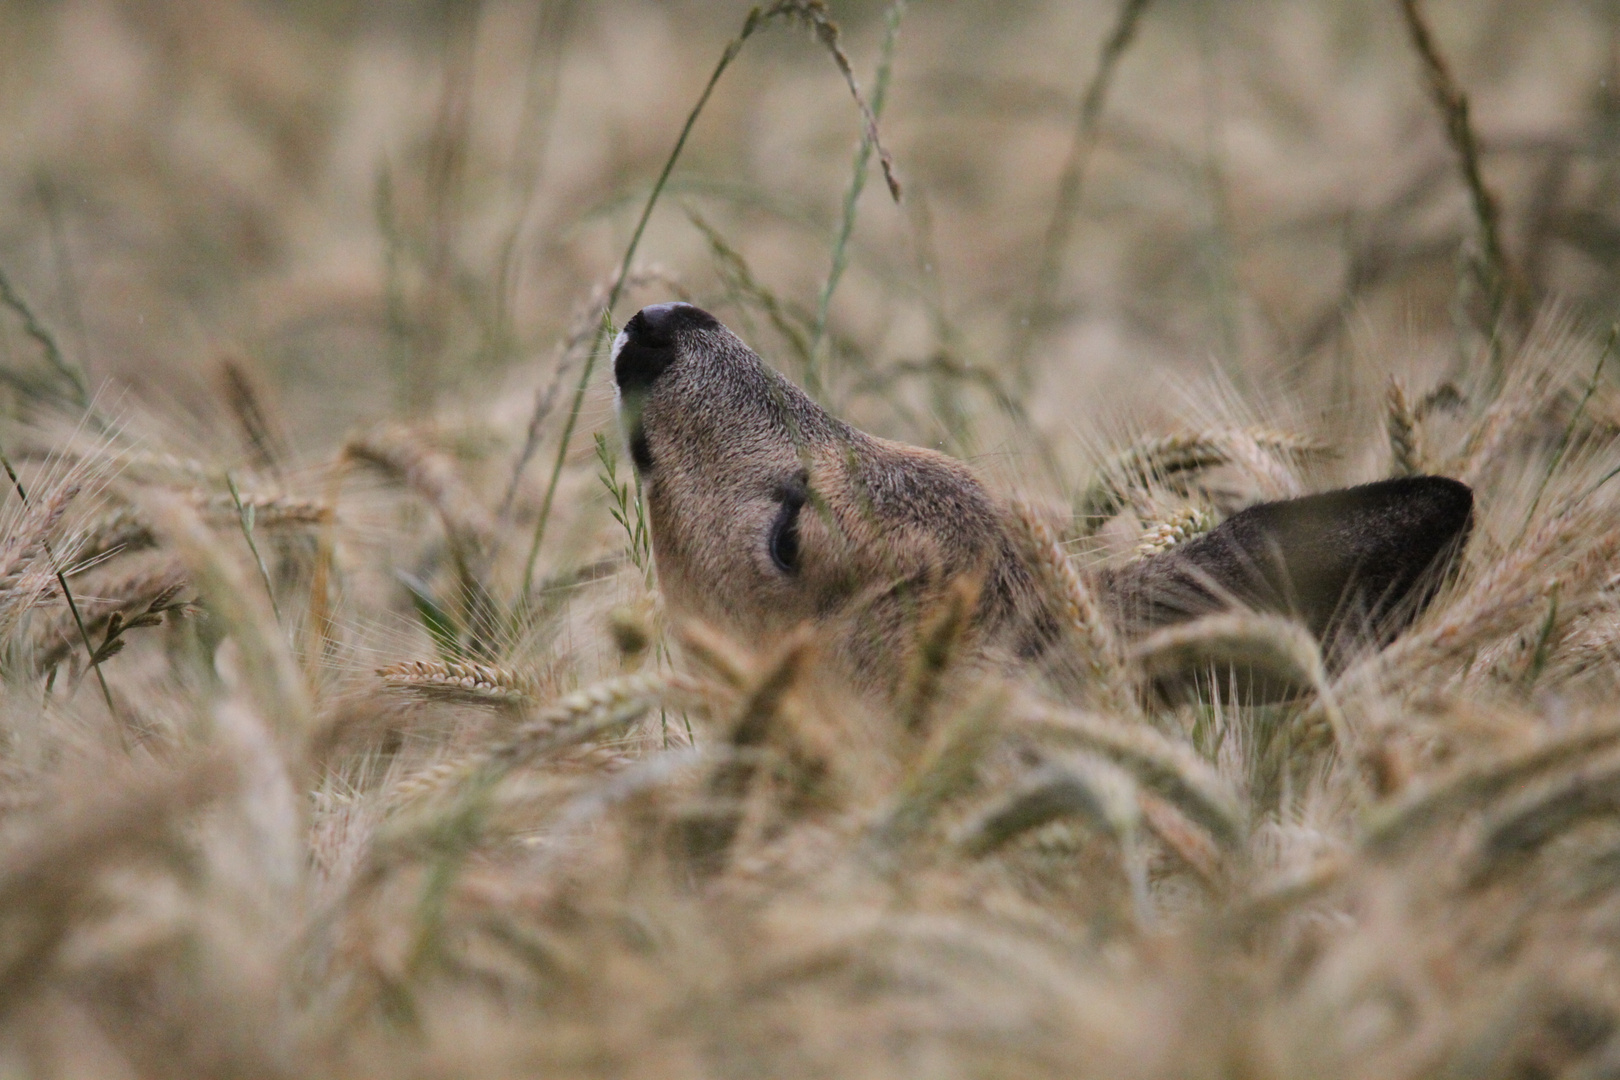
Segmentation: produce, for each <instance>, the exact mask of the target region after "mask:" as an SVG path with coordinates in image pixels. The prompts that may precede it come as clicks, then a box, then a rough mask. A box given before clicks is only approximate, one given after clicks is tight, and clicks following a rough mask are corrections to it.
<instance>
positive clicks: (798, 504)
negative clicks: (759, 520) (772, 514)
mask: <svg viewBox="0 0 1620 1080" xmlns="http://www.w3.org/2000/svg"><path fill="white" fill-rule="evenodd" d="M805 496H806V493H805V490H804V488H803V487H800V486H794V487H791V488H789V489H788V490H786V491H784V492H783V493H782V508H781V509H780V510H778V511H777V512H776V520H775V521H773V522H771V531H770V536H769V539H768V541H767V546H768V549H769V551H770V553H771V562H773V563H775V564H776V568H777V569H778V570H780V571H782V573H784V574H788V575H789V576H791V575H793V574H797V573H798V572H799V511H800V510H802V509H804V502H805Z"/></svg>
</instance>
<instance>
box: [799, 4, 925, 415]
mask: <svg viewBox="0 0 1620 1080" xmlns="http://www.w3.org/2000/svg"><path fill="white" fill-rule="evenodd" d="M905 16H906V0H892V2H891V3H890V4H889V7H888V10H887V11H886V12H885V13H884V16H883V45H882V46H881V48H880V49H879V51H878V67H877V74H876V75H875V76H874V77H873V79H872V119H873V121H874V123H875V122H876V121H877V119H878V118H879V117H881V116H882V115H883V104H884V102H885V101H886V100H887V98H888V96H889V74H890V72H891V71H892V70H893V64H894V47H895V43H896V42H897V41H898V40H899V37H900V22H901V20H902V19H904V18H905ZM873 144H874V140H873V138H872V134H871V133H868V134H865V135H863V136H862V138H861V145H860V147H859V148H858V149H857V150H856V151H855V168H854V172H853V173H852V174H851V176H850V178H849V188H848V190H847V191H845V192H844V207H843V213H842V215H841V217H840V218H839V222H838V235H837V237H836V238H835V239H834V240H833V247H832V261H831V265H830V266H829V267H828V269H827V280H826V282H825V283H824V284H823V285H822V286H821V295H820V296H818V297H817V298H816V320H815V323H814V325H812V326H811V329H810V353H811V357H812V362H811V364H810V366H809V372H810V375H811V378H810V379H808V380H806V381H807V382H808V383H809V384H810V385H809V386H808V387H807V389H808V390H809V391H810V393H811V394H812V395H814V394H816V393H817V392H818V391H819V390H820V389H821V384H822V380H821V377H820V375H821V372H820V370H819V363H818V361H817V360H816V359H815V358H817V357H818V356H819V352H820V350H821V347H822V345H823V344H824V343H825V341H826V335H827V311H828V308H829V307H830V306H831V305H832V298H833V293H834V292H836V291H837V290H838V283H839V281H840V280H842V279H843V276H844V271H845V269H847V268H848V266H849V240H850V237H851V235H853V234H854V232H855V213H856V209H857V207H858V205H859V203H860V199H861V192H862V191H863V190H864V189H865V187H866V168H867V166H868V165H869V164H871V161H872V147H873Z"/></svg>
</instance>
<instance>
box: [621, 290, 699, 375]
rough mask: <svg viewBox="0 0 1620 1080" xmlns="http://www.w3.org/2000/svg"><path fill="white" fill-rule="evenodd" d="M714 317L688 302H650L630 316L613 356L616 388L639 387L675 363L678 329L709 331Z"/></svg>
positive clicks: (679, 336)
mask: <svg viewBox="0 0 1620 1080" xmlns="http://www.w3.org/2000/svg"><path fill="white" fill-rule="evenodd" d="M719 325H720V322H719V320H718V319H716V318H715V317H714V316H713V315H710V314H709V313H708V312H707V311H704V310H703V309H702V308H698V307H693V306H692V305H691V304H678V303H677V304H653V305H651V306H649V307H644V308H642V309H641V310H640V311H638V312H636V313H635V314H634V315H632V316H631V317H630V321H629V322H627V323H625V324H624V331H623V333H622V334H620V340H619V347H618V351H617V352H615V353H614V356H613V378H614V381H616V382H617V383H618V384H619V389H620V390H643V389H646V388H647V387H649V386H651V385H652V384H653V380H654V379H657V378H658V376H660V375H662V374H663V373H664V369H665V368H667V367H669V365H670V364H672V363H674V362H675V356H676V351H677V349H678V347H679V342H680V338H681V336H682V332H683V331H685V330H712V329H714V328H716V327H718V326H719Z"/></svg>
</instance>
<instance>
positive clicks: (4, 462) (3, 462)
mask: <svg viewBox="0 0 1620 1080" xmlns="http://www.w3.org/2000/svg"><path fill="white" fill-rule="evenodd" d="M0 280H4V278H3V276H0ZM0 466H3V467H4V468H5V470H6V476H7V477H8V478H9V479H10V480H11V486H12V487H14V488H16V489H17V497H18V498H19V499H21V500H22V503H23V505H24V506H29V505H31V504H30V503H29V501H28V490H27V489H26V488H24V487H23V482H22V477H20V476H18V475H17V470H16V469H14V468H13V467H12V465H11V458H10V457H9V456H7V454H6V452H5V450H3V449H0ZM39 545H40V547H41V548H43V549H44V551H45V557H46V558H47V559H49V560H50V564H51V573H52V574H54V575H56V584H57V585H58V586H59V587H60V588H61V590H62V599H64V600H66V601H67V606H68V611H69V612H70V613H71V614H72V616H73V625H74V626H76V627H78V629H79V638H80V640H81V641H83V642H84V651H85V655H86V656H87V657H88V658H89V661H90V668H91V670H93V671H94V672H95V673H96V682H97V683H99V684H100V686H101V699H102V700H103V701H105V702H106V703H107V711H108V712H109V713H111V714H112V717H113V719H114V720H119V719H121V718H120V717H119V715H118V707H117V706H116V705H114V704H113V699H112V690H111V689H110V688H109V687H108V686H107V676H106V675H105V674H103V673H102V670H101V662H100V660H99V659H98V658H97V655H96V646H95V644H94V643H93V642H92V641H91V640H90V631H89V630H88V629H87V628H86V627H85V625H84V617H83V616H82V615H81V614H80V613H79V602H78V601H77V600H75V599H74V598H73V590H72V589H70V588H69V587H68V583H67V575H66V574H64V573H63V572H62V564H61V563H60V562H59V561H58V560H57V558H56V551H55V550H54V549H53V548H52V547H51V542H50V540H49V539H47V538H46V537H44V536H41V537H40V538H39Z"/></svg>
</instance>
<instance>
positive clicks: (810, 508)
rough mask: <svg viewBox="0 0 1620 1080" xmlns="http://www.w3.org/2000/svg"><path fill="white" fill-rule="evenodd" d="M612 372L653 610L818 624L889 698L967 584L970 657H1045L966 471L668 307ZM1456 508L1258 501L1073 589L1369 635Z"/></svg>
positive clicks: (1375, 496)
mask: <svg viewBox="0 0 1620 1080" xmlns="http://www.w3.org/2000/svg"><path fill="white" fill-rule="evenodd" d="M614 373H615V379H616V382H617V385H618V390H619V404H620V413H621V418H622V421H623V424H624V429H625V434H626V437H627V438H628V440H629V443H630V449H631V457H632V459H633V460H634V462H635V465H636V468H637V470H638V472H639V474H640V476H641V481H642V489H643V492H644V494H645V497H646V500H647V506H648V510H649V514H650V518H651V523H652V536H653V552H654V557H655V558H656V560H657V565H658V571H659V577H660V581H661V583H662V587H663V590H664V594H665V596H666V598H667V600H668V602H669V604H670V606H671V608H672V609H673V610H675V611H677V612H678V613H683V614H687V615H692V616H696V617H698V618H701V619H703V620H706V621H709V622H712V623H714V624H717V625H719V626H722V627H724V628H726V629H728V630H729V631H731V632H733V633H736V634H738V635H740V636H743V637H745V638H748V639H758V638H761V637H769V636H774V635H778V634H781V633H784V632H786V631H788V630H791V629H792V628H793V627H795V626H798V625H800V624H802V623H805V622H811V621H813V622H816V623H819V624H822V625H824V626H828V627H836V628H837V629H838V631H839V633H838V634H837V635H836V636H837V640H838V641H839V643H840V645H839V649H840V651H841V653H842V655H843V658H844V659H845V660H846V661H847V662H848V664H849V666H850V667H851V669H852V670H853V671H854V672H855V673H856V675H857V676H858V677H859V679H860V681H861V682H863V683H865V684H867V685H870V686H877V687H887V688H892V687H893V685H894V682H895V679H896V678H897V677H898V673H899V672H900V671H901V670H903V667H904V657H905V656H906V655H907V654H908V652H909V650H910V648H911V643H912V642H913V641H914V640H915V638H916V629H917V627H918V626H919V625H920V623H919V619H920V618H922V617H923V614H924V613H925V612H927V611H929V610H931V609H932V608H933V606H934V605H935V604H936V603H937V602H938V601H939V599H940V597H941V596H942V595H943V590H944V589H945V588H946V587H947V586H948V584H949V583H950V582H951V581H953V580H955V579H957V578H960V577H963V576H972V577H977V578H980V579H982V582H983V585H982V591H981V593H980V600H979V604H978V608H977V611H976V613H975V619H974V623H975V628H976V635H977V644H978V645H979V647H980V648H981V649H982V650H983V651H985V652H986V653H987V654H989V655H992V656H1000V657H1002V658H1004V659H1012V658H1015V657H1016V658H1022V659H1026V660H1032V659H1047V660H1050V659H1052V658H1051V657H1049V656H1047V655H1046V654H1048V653H1049V652H1051V651H1052V648H1053V646H1054V644H1055V643H1056V642H1057V641H1058V640H1059V628H1060V627H1061V626H1062V621H1061V616H1060V614H1059V612H1058V610H1057V609H1056V606H1055V602H1054V599H1053V598H1052V597H1051V596H1050V590H1044V589H1042V588H1041V587H1040V586H1039V585H1038V584H1037V582H1038V580H1039V573H1038V571H1037V570H1035V569H1033V568H1032V566H1031V562H1030V556H1029V555H1028V554H1027V553H1026V548H1027V545H1021V544H1020V542H1019V540H1018V535H1019V531H1018V530H1017V529H1016V528H1014V527H1013V523H1014V521H1015V516H1014V512H1013V510H1012V507H1011V506H1010V505H1009V504H1008V503H1007V502H1005V501H1004V500H1002V499H1001V498H999V497H997V496H996V495H994V494H993V493H991V492H990V491H989V490H988V489H987V488H985V486H984V485H983V484H981V483H980V482H979V481H978V479H977V478H975V477H974V475H973V473H972V472H971V470H969V469H968V468H967V466H965V465H963V464H962V463H960V462H958V461H954V460H952V459H950V458H948V457H946V456H944V455H942V454H939V453H935V452H934V451H931V450H926V449H922V448H919V447H914V446H906V445H903V444H900V443H895V442H890V441H887V440H884V439H878V438H874V437H873V436H870V435H867V434H865V433H864V432H861V431H857V430H856V429H854V428H852V427H850V426H849V425H847V424H844V423H842V422H841V421H839V420H837V419H834V418H833V417H831V416H829V415H828V414H827V413H826V412H825V411H824V410H823V409H822V408H820V406H818V405H817V404H816V403H815V402H813V401H812V400H811V399H810V398H809V397H808V396H806V395H805V394H804V393H803V392H802V391H800V390H799V389H798V388H797V387H796V386H794V385H792V384H791V383H789V382H788V381H787V380H786V379H784V378H782V377H781V376H780V375H778V374H776V373H775V372H773V371H771V370H770V369H769V368H767V367H766V366H765V365H764V364H763V363H762V362H761V361H760V359H759V358H758V357H757V356H755V355H754V353H753V352H752V351H750V350H749V349H748V347H747V346H745V345H744V344H743V343H742V342H741V341H740V340H738V339H737V337H736V336H734V335H733V334H732V333H731V332H730V331H729V330H727V329H726V328H725V327H724V326H722V325H721V324H720V323H719V322H718V321H717V320H716V319H714V317H713V316H711V315H709V314H708V313H706V312H703V311H701V310H699V309H698V308H695V307H692V306H691V305H688V304H662V305H657V306H655V307H650V308H646V309H643V311H641V312H640V313H638V314H637V315H636V316H634V317H633V318H632V319H631V320H630V321H629V323H627V324H626V326H625V330H624V332H623V333H622V334H621V335H620V336H619V339H618V341H617V342H616V343H615V350H614ZM1392 485H1404V486H1400V487H1396V486H1392ZM1471 505H1472V500H1471V496H1470V495H1469V494H1468V491H1467V489H1466V488H1465V487H1463V486H1462V485H1460V484H1456V483H1454V482H1452V481H1446V480H1438V479H1435V478H1407V479H1403V480H1400V481H1391V482H1387V483H1385V484H1382V485H1368V486H1366V487H1363V488H1354V489H1349V490H1347V491H1343V492H1337V493H1330V494H1328V495H1322V496H1313V497H1307V498H1305V499H1300V500H1292V501H1289V502H1285V503H1272V504H1266V505H1264V506H1260V507H1253V508H1250V509H1249V510H1247V511H1244V512H1243V513H1240V514H1238V515H1235V516H1234V517H1233V518H1232V519H1231V520H1230V521H1228V522H1227V523H1226V524H1225V525H1223V526H1221V527H1220V528H1218V529H1216V530H1215V531H1214V532H1213V533H1211V534H1209V535H1207V536H1204V537H1201V538H1199V539H1198V540H1196V541H1193V542H1191V543H1188V544H1185V545H1183V546H1182V547H1180V548H1177V549H1174V550H1172V551H1170V552H1168V553H1165V554H1163V555H1158V556H1155V557H1152V558H1148V559H1143V560H1139V561H1138V562H1136V563H1134V564H1132V565H1131V566H1130V567H1128V568H1125V569H1123V570H1117V571H1100V572H1097V573H1095V574H1094V575H1092V577H1091V579H1090V585H1091V586H1092V587H1093V588H1094V589H1095V590H1096V591H1097V592H1098V593H1099V594H1100V595H1101V596H1102V597H1103V598H1104V603H1105V606H1106V607H1107V608H1108V609H1109V611H1110V612H1111V613H1112V616H1113V618H1114V621H1115V622H1116V623H1117V626H1118V629H1120V630H1122V631H1123V632H1124V633H1125V634H1127V636H1135V635H1139V634H1141V633H1143V632H1146V631H1148V630H1151V629H1153V628H1155V627H1158V626H1162V625H1166V624H1168V623H1171V622H1176V621H1183V620H1185V619H1188V618H1192V617H1196V616H1197V615H1200V614H1205V613H1209V612H1212V611H1216V610H1219V609H1221V608H1224V607H1228V606H1232V605H1243V606H1253V607H1256V608H1259V609H1262V610H1274V611H1288V612H1292V613H1294V614H1297V615H1299V616H1300V617H1301V618H1302V619H1303V621H1304V622H1305V623H1306V625H1307V626H1309V627H1310V629H1311V630H1312V631H1313V632H1314V633H1316V634H1317V635H1318V636H1335V635H1336V636H1339V637H1346V636H1348V635H1347V634H1346V633H1345V631H1346V628H1353V629H1354V630H1355V631H1356V635H1355V636H1357V637H1362V638H1364V637H1366V636H1367V634H1366V633H1365V631H1371V632H1372V636H1374V637H1383V636H1387V634H1388V633H1389V632H1390V631H1391V630H1392V629H1394V628H1396V627H1398V625H1400V624H1401V623H1403V622H1404V621H1405V620H1407V619H1409V618H1410V616H1411V614H1412V613H1413V612H1414V611H1415V609H1416V608H1417V607H1418V606H1420V605H1421V602H1422V601H1423V600H1425V599H1426V597H1427V594H1426V592H1425V591H1424V589H1423V588H1422V587H1421V584H1422V583H1423V582H1426V581H1430V580H1432V578H1433V574H1432V570H1433V567H1434V566H1435V565H1436V564H1437V563H1438V562H1440V561H1441V556H1442V555H1443V554H1444V553H1445V552H1447V551H1450V550H1453V549H1454V548H1455V545H1456V543H1457V542H1458V540H1459V539H1460V537H1461V536H1462V535H1463V534H1464V532H1465V531H1466V527H1467V522H1468V519H1469V514H1470V511H1471ZM801 506H802V508H799V509H796V507H801ZM793 519H796V527H794V526H793V525H792V524H791V522H792V521H793ZM784 522H789V523H790V524H789V527H788V530H787V531H788V532H790V533H791V534H792V535H791V537H787V536H785V534H784V533H783V528H784ZM773 543H775V544H777V548H776V553H777V557H773ZM784 552H786V553H787V554H790V555H795V556H796V558H793V559H790V560H788V561H787V564H784V563H783V562H780V561H779V557H780V556H781V555H782V554H783V553H784Z"/></svg>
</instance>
